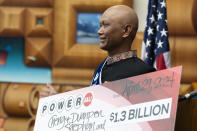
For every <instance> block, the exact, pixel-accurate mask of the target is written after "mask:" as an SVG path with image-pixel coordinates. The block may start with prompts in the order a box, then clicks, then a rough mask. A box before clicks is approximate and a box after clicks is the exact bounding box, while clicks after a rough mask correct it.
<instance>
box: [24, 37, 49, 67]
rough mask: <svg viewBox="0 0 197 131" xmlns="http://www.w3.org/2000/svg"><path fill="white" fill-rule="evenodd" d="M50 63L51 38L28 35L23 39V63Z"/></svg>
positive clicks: (40, 64)
mask: <svg viewBox="0 0 197 131" xmlns="http://www.w3.org/2000/svg"><path fill="white" fill-rule="evenodd" d="M51 63H52V39H51V38H47V37H43V38H42V37H38V38H37V37H28V38H26V41H25V64H26V65H28V66H40V67H49V66H51Z"/></svg>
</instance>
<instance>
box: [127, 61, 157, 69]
mask: <svg viewBox="0 0 197 131" xmlns="http://www.w3.org/2000/svg"><path fill="white" fill-rule="evenodd" d="M128 61H129V64H131V65H132V67H133V68H136V69H137V70H142V71H145V72H146V71H147V72H153V71H156V70H155V68H153V67H152V66H150V65H148V64H146V63H145V62H144V61H143V60H141V59H140V58H138V57H134V58H131V59H128Z"/></svg>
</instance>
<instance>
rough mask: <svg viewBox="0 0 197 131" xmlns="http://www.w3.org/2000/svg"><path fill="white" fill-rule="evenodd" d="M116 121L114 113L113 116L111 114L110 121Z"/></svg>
mask: <svg viewBox="0 0 197 131" xmlns="http://www.w3.org/2000/svg"><path fill="white" fill-rule="evenodd" d="M113 120H114V113H113V112H112V113H111V114H110V121H113Z"/></svg>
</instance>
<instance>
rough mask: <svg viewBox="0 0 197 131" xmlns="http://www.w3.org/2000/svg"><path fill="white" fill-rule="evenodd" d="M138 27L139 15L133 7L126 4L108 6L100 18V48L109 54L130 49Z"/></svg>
mask: <svg viewBox="0 0 197 131" xmlns="http://www.w3.org/2000/svg"><path fill="white" fill-rule="evenodd" d="M137 29H138V17H137V15H136V13H135V11H134V10H133V9H131V8H130V7H128V6H126V5H116V6H112V7H110V8H108V9H107V10H106V11H105V12H104V13H103V15H102V17H101V19H100V29H99V30H98V35H99V37H100V48H101V49H103V50H107V51H108V54H109V55H113V54H117V53H120V52H125V51H128V50H130V47H131V44H132V41H133V39H134V38H135V35H136V32H137Z"/></svg>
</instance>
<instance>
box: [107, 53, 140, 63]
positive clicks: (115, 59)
mask: <svg viewBox="0 0 197 131" xmlns="http://www.w3.org/2000/svg"><path fill="white" fill-rule="evenodd" d="M136 56H137V50H131V51H127V52H123V53H120V54H117V55H114V56H112V57H110V56H108V57H107V65H110V64H112V63H115V62H118V61H120V60H124V59H128V58H131V57H136Z"/></svg>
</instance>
